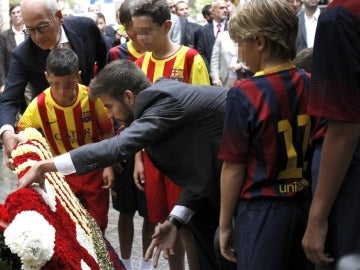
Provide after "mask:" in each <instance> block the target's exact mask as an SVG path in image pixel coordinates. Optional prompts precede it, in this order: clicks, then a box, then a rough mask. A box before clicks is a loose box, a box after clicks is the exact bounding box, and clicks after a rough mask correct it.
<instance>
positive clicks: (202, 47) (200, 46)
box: [196, 29, 210, 69]
mask: <svg viewBox="0 0 360 270" xmlns="http://www.w3.org/2000/svg"><path fill="white" fill-rule="evenodd" d="M205 39H206V38H205V34H204V29H200V30H199V31H198V32H197V48H196V49H197V51H198V52H199V53H200V54H201V56H202V57H203V59H204V61H205V64H206V66H207V67H208V69H210V64H209V62H208V60H207V59H206V55H205V54H206V46H209V45H208V44H206V40H205Z"/></svg>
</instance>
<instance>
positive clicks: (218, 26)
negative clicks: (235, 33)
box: [215, 23, 221, 37]
mask: <svg viewBox="0 0 360 270" xmlns="http://www.w3.org/2000/svg"><path fill="white" fill-rule="evenodd" d="M220 32H221V23H218V24H217V32H216V36H215V37H217V36H218V35H219V33H220Z"/></svg>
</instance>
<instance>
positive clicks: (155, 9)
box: [132, 0, 171, 26]
mask: <svg viewBox="0 0 360 270" xmlns="http://www.w3.org/2000/svg"><path fill="white" fill-rule="evenodd" d="M132 16H149V17H151V19H152V21H153V22H154V23H156V24H158V25H159V26H162V25H163V24H164V23H165V22H166V21H167V20H171V12H170V8H169V7H168V5H167V4H166V2H165V1H164V0H142V1H137V4H136V5H135V6H134V9H133V13H132Z"/></svg>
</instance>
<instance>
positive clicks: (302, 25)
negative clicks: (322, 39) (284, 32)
mask: <svg viewBox="0 0 360 270" xmlns="http://www.w3.org/2000/svg"><path fill="white" fill-rule="evenodd" d="M319 2H320V0H303V5H304V10H301V11H300V12H299V13H298V15H297V16H298V18H299V30H298V35H297V38H296V51H297V52H300V51H301V50H303V49H306V48H311V47H313V45H314V39H315V31H316V26H317V22H318V19H319V16H320V8H319Z"/></svg>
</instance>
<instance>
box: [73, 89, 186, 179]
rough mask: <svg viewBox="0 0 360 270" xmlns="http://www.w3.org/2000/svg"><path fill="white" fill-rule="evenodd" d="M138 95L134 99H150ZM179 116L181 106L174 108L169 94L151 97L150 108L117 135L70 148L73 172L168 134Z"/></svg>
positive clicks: (131, 152) (95, 166)
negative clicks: (155, 98)
mask: <svg viewBox="0 0 360 270" xmlns="http://www.w3.org/2000/svg"><path fill="white" fill-rule="evenodd" d="M151 91H152V90H151ZM143 92H144V93H145V92H146V91H143ZM140 96H141V94H139V96H138V97H137V100H140V102H141V100H144V101H145V103H148V102H149V99H147V97H146V96H147V95H144V97H143V98H141V97H140ZM151 96H153V95H152V94H151ZM182 116H183V110H182V109H179V108H177V106H176V102H175V100H173V99H172V98H171V97H168V98H166V97H165V98H160V99H158V100H156V101H154V102H153V103H152V104H151V106H150V107H149V108H145V109H144V110H142V109H140V112H139V116H138V117H137V119H136V120H135V121H134V122H132V124H131V125H130V126H129V127H127V128H126V129H125V130H124V131H122V132H121V133H120V135H118V136H115V137H114V138H110V139H107V140H103V141H101V142H98V143H94V144H89V145H84V146H81V147H79V148H77V149H74V150H72V151H71V152H70V156H71V159H72V161H73V163H74V166H75V169H76V172H77V173H79V174H85V173H88V172H90V171H93V170H97V169H100V168H104V167H107V166H110V165H112V164H115V163H117V162H119V161H121V160H123V159H125V158H129V157H132V156H133V155H134V154H135V153H137V152H138V151H140V150H141V149H143V148H144V147H146V146H148V145H151V144H153V143H156V142H158V141H161V139H162V138H164V137H166V136H168V135H169V134H170V133H171V132H172V131H173V130H174V129H175V128H176V126H177V125H178V122H181V118H182Z"/></svg>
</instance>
